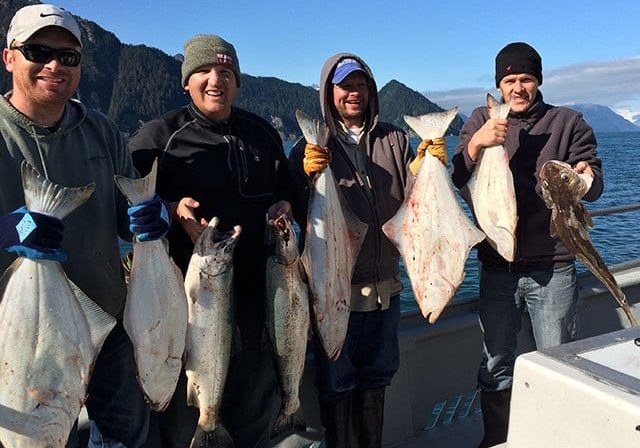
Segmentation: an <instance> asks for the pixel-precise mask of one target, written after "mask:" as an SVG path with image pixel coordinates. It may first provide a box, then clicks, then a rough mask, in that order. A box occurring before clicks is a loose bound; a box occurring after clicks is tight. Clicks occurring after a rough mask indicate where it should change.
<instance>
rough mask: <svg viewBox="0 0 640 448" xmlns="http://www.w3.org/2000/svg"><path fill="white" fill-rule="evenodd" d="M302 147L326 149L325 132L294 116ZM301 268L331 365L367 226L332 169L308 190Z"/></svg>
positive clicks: (320, 125)
mask: <svg viewBox="0 0 640 448" xmlns="http://www.w3.org/2000/svg"><path fill="white" fill-rule="evenodd" d="M296 118H297V120H298V125H299V126H300V129H302V133H303V135H304V138H305V140H306V141H307V143H311V144H316V145H319V146H321V147H326V145H327V140H328V138H329V130H328V129H327V127H326V126H325V125H324V124H323V123H320V122H319V121H318V120H314V119H312V118H311V117H309V116H307V115H305V114H304V113H303V112H301V111H299V110H298V111H296ZM310 190H311V191H310V195H309V209H308V211H307V227H306V233H305V244H304V250H303V251H302V263H303V265H304V268H305V271H306V273H307V277H308V278H309V288H310V289H311V298H312V304H313V317H314V325H315V328H316V330H317V334H318V337H319V338H320V342H321V343H322V347H323V348H324V351H325V353H326V355H327V357H328V358H329V359H330V360H335V359H337V358H338V356H340V352H341V351H342V345H343V344H344V340H345V338H346V336H347V327H348V325H349V313H350V312H351V277H352V276H353V269H354V267H355V264H356V259H357V258H358V253H359V252H360V246H361V245H362V242H363V241H364V237H365V236H366V233H367V227H368V226H367V224H365V223H363V222H361V221H360V220H359V219H358V218H357V217H356V216H355V215H354V214H353V212H352V211H351V209H350V208H349V206H348V204H347V203H346V201H345V200H344V199H342V195H341V194H340V192H339V190H338V187H337V185H336V181H335V178H334V177H333V173H332V172H331V168H330V167H329V166H327V167H326V168H325V169H324V170H322V171H321V172H320V173H318V174H316V176H315V178H314V180H313V185H312V187H311V189H310Z"/></svg>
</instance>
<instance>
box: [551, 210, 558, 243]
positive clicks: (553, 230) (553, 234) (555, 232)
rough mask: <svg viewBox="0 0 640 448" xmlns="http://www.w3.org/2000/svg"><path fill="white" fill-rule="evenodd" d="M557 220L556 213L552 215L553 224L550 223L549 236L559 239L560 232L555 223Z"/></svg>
mask: <svg viewBox="0 0 640 448" xmlns="http://www.w3.org/2000/svg"><path fill="white" fill-rule="evenodd" d="M554 218H555V212H553V213H552V215H551V222H550V223H549V236H550V237H551V238H557V237H558V230H557V229H556V224H555V222H554V220H553V219H554Z"/></svg>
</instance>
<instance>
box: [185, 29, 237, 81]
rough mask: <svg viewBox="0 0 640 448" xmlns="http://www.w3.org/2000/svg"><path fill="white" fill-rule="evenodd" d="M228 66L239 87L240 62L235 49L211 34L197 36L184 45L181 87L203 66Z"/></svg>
mask: <svg viewBox="0 0 640 448" xmlns="http://www.w3.org/2000/svg"><path fill="white" fill-rule="evenodd" d="M209 64H225V65H229V66H230V67H231V69H232V70H233V73H234V74H235V75H236V81H237V83H238V87H240V62H239V61H238V56H237V55H236V49H235V48H233V45H231V44H230V43H229V42H227V41H226V40H224V39H223V38H221V37H219V36H215V35H213V34H198V35H197V36H194V37H192V38H191V39H189V40H188V41H187V42H185V44H184V61H183V62H182V86H183V87H184V86H186V85H187V82H188V81H189V76H191V75H192V74H193V72H195V71H196V70H198V69H199V68H200V67H202V66H204V65H209Z"/></svg>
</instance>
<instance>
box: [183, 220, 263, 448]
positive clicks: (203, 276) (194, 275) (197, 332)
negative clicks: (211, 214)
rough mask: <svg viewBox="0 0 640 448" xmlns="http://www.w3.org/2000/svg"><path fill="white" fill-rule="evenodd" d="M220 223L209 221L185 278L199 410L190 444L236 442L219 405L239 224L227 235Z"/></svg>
mask: <svg viewBox="0 0 640 448" xmlns="http://www.w3.org/2000/svg"><path fill="white" fill-rule="evenodd" d="M217 225H218V218H213V219H211V221H210V222H209V225H208V226H207V227H206V229H205V230H204V231H203V232H202V234H201V235H200V236H199V237H198V239H197V240H196V243H195V246H194V248H193V255H192V256H191V260H190V261H189V267H188V268H187V274H186V276H185V285H184V286H185V291H186V294H187V299H188V300H187V303H188V306H189V325H188V327H187V344H186V363H185V369H186V374H187V402H188V404H189V405H190V406H194V407H197V408H198V409H199V410H200V418H199V419H198V428H197V429H196V433H195V435H194V437H193V440H192V442H191V447H192V448H207V447H214V446H215V447H218V446H233V442H232V439H231V436H230V435H229V433H228V431H227V430H226V429H225V428H224V427H223V426H222V425H221V424H220V406H221V404H222V395H223V393H224V386H225V382H226V379H227V372H228V370H229V362H230V360H231V343H232V339H233V332H234V328H235V321H234V315H233V252H234V249H235V246H236V242H237V240H238V237H239V236H240V232H241V228H240V226H235V227H234V229H233V231H232V232H225V233H223V232H220V231H218V230H217ZM247 387H250V385H247Z"/></svg>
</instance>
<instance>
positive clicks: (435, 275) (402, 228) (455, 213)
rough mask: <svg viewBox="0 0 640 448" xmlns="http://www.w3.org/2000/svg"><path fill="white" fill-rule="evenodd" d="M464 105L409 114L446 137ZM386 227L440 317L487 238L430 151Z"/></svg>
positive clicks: (428, 312) (414, 122)
mask: <svg viewBox="0 0 640 448" xmlns="http://www.w3.org/2000/svg"><path fill="white" fill-rule="evenodd" d="M457 113H458V108H454V109H451V110H448V111H445V112H436V113H431V114H426V115H422V116H419V117H410V116H405V117H404V119H405V121H406V122H407V124H408V125H409V126H411V128H412V129H413V130H414V131H415V132H416V133H417V134H418V135H419V136H420V138H422V139H423V140H434V139H436V138H439V137H443V136H444V135H445V133H446V131H447V129H448V128H449V125H450V124H451V122H452V121H453V119H454V118H455V116H456V114H457ZM382 230H383V232H384V233H385V235H387V237H388V238H389V239H390V240H391V241H392V242H393V243H394V244H395V246H396V247H397V248H398V251H399V252H400V254H401V255H402V259H403V260H404V264H405V266H406V268H407V273H408V274H409V279H410V280H411V286H412V288H413V294H414V297H415V299H416V302H417V303H418V306H419V307H420V311H421V313H422V316H423V317H424V318H425V319H429V322H430V323H432V324H433V323H435V322H436V320H438V318H439V317H440V315H441V314H442V311H443V310H444V309H445V307H446V306H447V305H448V304H449V302H451V299H452V298H453V296H454V294H455V292H456V290H457V289H458V287H459V286H460V284H461V283H462V280H463V279H464V265H465V262H466V260H467V257H468V256H469V251H470V250H471V248H472V247H473V246H474V245H476V244H477V243H479V242H480V241H482V240H483V239H484V234H483V233H482V232H481V231H479V230H478V229H477V228H476V227H475V226H474V225H473V223H472V222H471V221H470V220H469V218H468V217H467V215H466V214H465V212H464V210H462V207H461V206H460V204H459V203H458V200H457V198H456V195H455V193H454V190H453V185H452V184H451V179H450V177H449V175H448V174H447V169H446V167H445V166H444V165H443V164H442V163H441V162H440V160H438V159H437V158H436V157H434V156H432V155H431V154H429V152H426V153H425V155H424V159H423V161H422V163H421V164H420V168H419V170H418V174H417V175H416V178H415V180H414V182H413V184H412V185H411V187H410V190H409V192H408V193H407V196H406V198H405V200H404V202H403V203H402V205H401V206H400V208H399V209H398V211H397V212H396V214H395V215H394V217H393V218H391V219H390V220H389V221H387V222H386V223H385V224H384V225H383V226H382Z"/></svg>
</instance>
